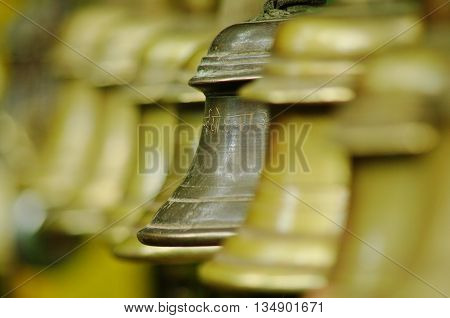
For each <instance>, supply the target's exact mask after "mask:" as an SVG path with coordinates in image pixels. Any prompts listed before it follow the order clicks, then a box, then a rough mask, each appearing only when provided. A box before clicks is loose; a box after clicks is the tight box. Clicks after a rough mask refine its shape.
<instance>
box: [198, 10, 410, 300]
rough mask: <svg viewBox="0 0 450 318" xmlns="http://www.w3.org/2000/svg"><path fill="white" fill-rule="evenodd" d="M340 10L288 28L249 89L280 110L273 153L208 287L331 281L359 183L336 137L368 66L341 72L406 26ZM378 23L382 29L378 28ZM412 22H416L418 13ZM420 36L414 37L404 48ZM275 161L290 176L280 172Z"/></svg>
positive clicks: (282, 287)
mask: <svg viewBox="0 0 450 318" xmlns="http://www.w3.org/2000/svg"><path fill="white" fill-rule="evenodd" d="M340 10H343V9H342V8H339V7H338V6H336V8H332V7H329V8H328V7H327V8H325V9H324V10H323V11H321V12H319V13H317V14H316V15H307V16H304V17H302V18H299V19H296V20H292V21H289V22H287V23H285V24H284V25H282V26H281V27H280V29H279V31H278V33H277V36H276V40H275V45H274V54H273V55H274V56H273V59H272V61H273V62H272V63H269V64H268V65H267V67H266V70H265V77H263V78H262V79H261V80H258V81H255V82H254V83H251V84H249V85H247V86H245V87H244V88H242V90H241V95H242V96H243V97H245V98H249V99H253V100H261V101H264V102H266V103H269V104H271V105H272V107H271V110H272V112H273V115H272V121H271V127H272V128H271V134H270V135H271V142H270V143H269V145H270V148H269V154H270V155H269V156H268V157H267V159H266V165H265V170H264V172H263V174H262V178H261V182H260V184H259V187H258V190H257V194H256V197H255V200H254V201H253V202H252V204H251V205H250V208H249V213H248V216H247V220H246V222H245V223H244V225H243V226H242V228H241V230H240V231H239V232H238V234H237V235H236V236H234V237H232V238H229V239H227V240H226V241H225V243H224V247H223V249H222V251H221V252H219V253H218V254H217V256H216V257H214V258H213V260H211V261H209V262H207V263H205V264H204V265H203V266H202V267H201V268H200V271H199V274H200V277H201V279H202V280H203V281H204V282H206V283H208V284H212V285H217V286H222V287H226V288H234V289H244V290H254V291H264V292H305V291H310V290H317V289H319V288H323V287H325V286H326V285H327V284H328V281H329V279H330V276H331V274H332V272H333V269H334V267H335V265H336V262H337V259H338V252H339V249H340V242H341V238H342V234H343V232H344V229H345V224H346V219H347V212H348V203H349V194H350V192H349V190H350V181H351V180H350V179H351V162H350V156H349V153H348V151H347V149H346V147H345V146H344V145H343V144H342V143H341V142H340V141H339V140H337V139H336V138H335V129H336V121H335V119H334V111H335V108H340V107H342V105H343V103H342V102H346V101H349V100H352V99H354V98H355V96H356V84H357V79H358V78H360V76H361V74H363V72H364V68H362V67H358V68H357V69H354V70H352V71H350V72H349V73H345V74H340V73H341V72H342V71H344V70H345V69H346V67H348V66H349V65H352V64H353V63H355V61H357V60H358V59H359V58H361V57H362V56H364V55H365V54H367V53H368V52H370V51H371V50H372V49H373V48H374V47H376V46H377V45H378V44H379V43H380V41H381V39H382V38H383V36H386V34H388V35H389V34H396V33H397V31H398V21H399V20H400V21H402V20H403V19H405V18H404V16H401V15H400V16H395V15H393V16H384V15H381V14H379V15H372V14H369V13H367V12H365V11H363V12H359V11H355V12H354V11H349V12H347V13H346V14H344V13H342V11H340ZM338 13H339V14H338ZM380 19H382V20H384V21H385V24H384V25H383V30H378V29H377V25H378V24H377V23H376V21H379V20H380ZM397 19H399V20H397ZM406 20H408V21H414V20H413V16H410V17H408V18H407V19H406ZM355 30H356V31H355ZM417 34H418V33H415V35H414V36H411V35H408V36H406V37H405V38H406V39H407V41H406V42H410V41H413V39H415V37H416V36H417ZM324 39H326V41H325V40H324ZM344 40H345V43H347V45H346V46H345V48H343V47H342V43H343V41H344ZM321 41H324V42H323V43H322V42H321ZM325 42H326V43H325ZM399 43H402V41H399ZM397 44H398V43H397ZM337 75H343V76H337ZM333 77H336V79H335V80H333V81H330V79H331V78H333ZM289 127H291V128H292V127H294V128H295V129H296V130H294V132H295V131H297V133H296V134H294V133H292V132H291V131H290V130H289ZM308 127H309V128H308ZM302 134H303V138H304V139H300V141H303V144H302V143H297V142H296V140H297V137H298V136H302ZM299 138H300V137H299ZM289 151H291V152H292V151H294V154H296V153H297V152H298V151H300V152H301V153H303V154H304V156H303V157H302V156H301V155H298V157H296V156H295V155H292V154H290V153H289ZM280 158H284V161H283V160H282V159H280ZM276 159H278V161H280V160H281V162H282V163H283V164H280V165H279V166H280V167H281V168H282V169H281V168H280V169H278V170H276V169H273V165H274V161H275V162H276V161H277V160H276Z"/></svg>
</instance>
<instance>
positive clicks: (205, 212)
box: [138, 19, 280, 246]
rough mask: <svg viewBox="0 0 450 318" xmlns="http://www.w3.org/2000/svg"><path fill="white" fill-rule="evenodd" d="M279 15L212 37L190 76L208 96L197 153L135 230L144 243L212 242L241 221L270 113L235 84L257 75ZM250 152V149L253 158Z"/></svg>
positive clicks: (231, 231)
mask: <svg viewBox="0 0 450 318" xmlns="http://www.w3.org/2000/svg"><path fill="white" fill-rule="evenodd" d="M279 22H280V20H264V19H261V20H259V21H255V22H250V23H241V24H236V25H233V26H231V27H228V28H226V29H225V30H224V31H222V32H221V33H220V34H219V35H218V36H217V37H216V38H215V40H214V41H213V43H212V45H211V47H210V49H209V52H208V54H207V56H206V57H204V58H203V60H202V62H201V64H200V66H199V68H198V71H197V75H196V76H195V77H194V78H192V79H191V81H190V85H192V86H194V87H196V88H198V89H200V90H201V91H202V92H203V93H204V94H205V96H206V103H205V115H204V120H203V128H202V133H201V137H200V142H199V147H198V149H197V153H196V155H195V157H194V159H193V163H192V165H191V168H190V169H189V172H188V175H187V177H186V179H185V180H184V181H183V183H182V184H181V185H180V186H179V187H178V188H177V190H176V191H175V192H174V193H173V195H172V196H171V197H170V198H169V200H168V201H167V202H166V203H165V204H164V205H163V206H162V207H161V208H160V209H159V210H158V212H157V213H156V215H155V217H154V218H153V220H152V221H151V222H150V224H148V225H147V226H146V227H145V228H144V229H143V230H141V231H140V232H139V233H138V237H139V240H140V241H141V242H142V243H144V244H147V245H153V246H214V245H218V244H220V242H221V240H223V239H224V238H226V237H228V236H230V235H233V234H234V232H235V230H236V229H237V228H238V227H239V226H240V225H241V223H242V221H243V219H244V217H245V212H246V209H247V207H248V204H249V203H250V201H251V200H252V199H253V197H254V191H255V187H256V185H257V182H258V179H259V175H260V172H261V168H262V164H263V162H262V161H263V160H262V158H263V156H264V153H265V147H266V129H267V117H268V113H267V107H266V106H265V105H263V104H262V103H260V102H248V101H243V100H241V99H240V98H239V97H238V96H237V90H238V89H239V88H240V87H241V86H242V85H243V84H245V83H247V82H248V81H251V80H253V79H255V78H258V77H260V73H261V68H262V65H263V64H265V63H266V61H267V58H268V55H269V50H270V48H271V46H272V43H273V37H274V32H275V30H276V27H277V26H278V24H279ZM250 128H251V129H252V134H249V133H245V131H248V130H249V129H250ZM250 135H251V136H250ZM247 154H252V155H254V157H253V158H252V164H251V165H249V164H248V161H249V158H248V157H246V155H247Z"/></svg>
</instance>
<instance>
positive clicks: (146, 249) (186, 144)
mask: <svg viewBox="0 0 450 318" xmlns="http://www.w3.org/2000/svg"><path fill="white" fill-rule="evenodd" d="M179 34H183V33H182V32H181V33H180V32H178V35H179ZM186 35H187V37H185V38H182V37H178V36H175V37H167V38H168V39H170V41H172V42H173V43H172V44H170V45H168V44H169V41H168V40H163V41H161V45H162V47H170V46H177V47H178V52H183V51H184V52H185V53H184V54H180V55H179V56H178V58H175V57H171V59H170V61H171V62H172V63H171V64H170V66H169V68H168V69H169V72H168V73H169V74H166V75H168V76H167V79H166V80H167V82H165V81H162V79H161V78H152V80H153V81H152V82H150V83H149V82H146V85H148V86H145V87H144V86H140V85H139V84H138V87H143V88H144V90H145V91H146V92H147V93H149V94H150V95H151V96H153V97H157V102H158V103H159V104H161V105H164V107H166V105H170V104H173V105H177V106H176V108H174V109H173V113H174V114H176V116H177V118H178V125H177V126H176V127H174V128H173V129H171V130H170V132H168V131H163V130H162V129H159V130H158V129H157V133H158V134H159V136H160V137H161V138H162V137H167V135H169V134H173V138H174V139H175V140H174V144H175V147H174V150H173V151H172V152H171V153H173V156H174V158H173V160H171V163H170V165H171V166H170V167H169V174H168V176H167V178H166V180H165V183H164V185H162V186H161V187H160V193H159V194H158V195H157V196H156V198H155V199H154V200H149V201H150V203H149V204H147V205H145V206H142V207H141V208H140V210H141V212H142V216H141V220H140V221H138V222H135V223H134V224H132V225H131V226H128V227H127V237H126V238H125V239H124V240H123V241H122V242H121V243H120V244H118V245H117V246H115V248H114V253H115V255H116V256H118V257H121V258H125V259H132V260H144V261H151V262H157V263H185V262H190V261H194V260H195V261H197V260H201V259H204V258H206V257H209V256H210V255H212V253H213V252H215V251H216V250H217V247H155V246H146V245H143V244H141V243H140V242H139V241H138V239H137V237H136V232H137V230H138V229H139V228H141V227H143V226H144V225H145V224H146V223H148V221H149V220H150V219H151V218H152V217H153V216H154V214H155V212H156V211H157V210H158V209H159V208H160V207H161V205H162V204H163V203H164V202H166V201H167V199H168V198H169V197H170V195H171V194H172V193H173V192H174V191H175V189H176V188H177V187H178V186H179V185H180V183H181V181H182V180H183V178H184V177H185V174H186V172H187V168H188V167H189V164H190V159H192V156H193V153H194V151H195V149H196V147H197V145H198V140H199V135H200V127H201V121H202V119H203V111H202V109H201V108H199V106H201V103H202V102H203V101H204V95H203V94H201V93H200V92H198V91H197V90H195V89H193V88H192V87H189V86H188V85H187V80H188V79H189V78H190V77H191V76H192V74H193V73H194V72H195V69H196V67H197V65H198V63H199V61H200V58H201V57H202V56H203V55H204V53H206V46H205V45H204V42H203V39H204V34H199V33H197V37H194V36H193V35H194V34H193V33H188V34H186ZM199 40H200V41H199ZM158 47H159V45H158V44H155V45H154V46H153V47H151V48H150V50H154V49H156V50H158ZM195 47H197V49H196V51H195V50H193V49H194V48H195ZM189 52H191V56H189ZM147 56H152V54H151V53H150V52H149V53H147ZM166 56H170V52H168V54H166ZM147 62H148V63H147V64H148V65H147V68H144V69H143V70H142V72H143V73H144V78H147V77H148V76H149V75H150V74H154V73H155V72H157V71H158V69H159V68H160V67H162V65H161V63H154V62H153V63H152V60H148V61H147ZM155 68H157V69H156V70H155ZM154 81H158V82H156V83H155V82H154ZM152 84H153V85H152ZM151 107H153V108H156V106H155V105H151ZM149 124H151V122H149ZM153 125H154V124H153ZM191 155H192V156H191ZM187 160H189V161H187ZM148 175H149V177H152V176H153V173H150V174H148ZM148 198H149V196H147V200H148Z"/></svg>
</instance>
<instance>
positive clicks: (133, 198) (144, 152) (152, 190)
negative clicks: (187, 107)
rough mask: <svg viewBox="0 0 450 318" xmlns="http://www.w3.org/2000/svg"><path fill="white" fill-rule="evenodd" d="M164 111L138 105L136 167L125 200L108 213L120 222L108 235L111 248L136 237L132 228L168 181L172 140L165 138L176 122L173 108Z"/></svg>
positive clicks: (171, 156) (134, 165) (150, 106)
mask: <svg viewBox="0 0 450 318" xmlns="http://www.w3.org/2000/svg"><path fill="white" fill-rule="evenodd" d="M164 107H165V109H161V108H159V107H157V106H156V105H140V109H141V111H140V113H141V114H140V117H141V118H140V123H139V126H138V127H137V139H136V142H137V145H138V148H137V149H136V153H137V157H136V164H133V165H132V167H133V171H132V176H131V180H130V183H129V184H128V187H127V191H126V194H125V197H124V199H123V200H122V201H121V202H120V204H119V205H118V206H114V207H112V208H111V209H110V210H109V211H107V212H108V214H109V215H110V219H111V222H112V221H115V220H119V223H118V224H117V225H116V226H114V227H113V228H112V229H111V230H110V231H109V233H108V241H109V243H111V244H113V245H116V244H119V243H121V242H123V241H124V240H125V239H127V238H128V237H129V236H133V237H135V236H136V235H135V229H134V225H135V224H136V222H138V221H139V220H140V219H141V217H142V215H143V214H144V211H145V210H146V209H147V208H148V207H149V206H150V205H151V204H152V202H153V201H154V200H155V197H156V196H157V195H158V193H159V192H160V191H161V189H163V188H164V183H165V181H166V179H167V178H168V175H167V174H168V170H169V167H170V165H171V164H172V163H173V162H172V161H173V152H174V140H173V138H172V136H168V134H169V133H170V132H172V131H174V130H175V129H176V124H177V119H176V118H175V117H174V116H173V115H172V114H173V112H175V110H176V107H175V106H174V105H170V104H166V105H165V106H164ZM167 110H169V111H170V112H168V111H167ZM168 137H169V138H168Z"/></svg>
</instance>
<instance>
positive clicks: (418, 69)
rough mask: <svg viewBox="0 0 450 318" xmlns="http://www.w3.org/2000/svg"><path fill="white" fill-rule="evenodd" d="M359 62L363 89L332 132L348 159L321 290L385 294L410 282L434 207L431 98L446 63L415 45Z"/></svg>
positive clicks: (340, 294)
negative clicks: (346, 190) (336, 257)
mask: <svg viewBox="0 0 450 318" xmlns="http://www.w3.org/2000/svg"><path fill="white" fill-rule="evenodd" d="M367 65H368V66H367V67H368V72H367V76H366V77H365V79H364V81H363V85H362V86H363V87H364V91H363V92H364V93H363V95H362V96H361V97H360V98H359V99H358V100H357V101H355V103H354V104H351V105H349V106H348V108H346V109H343V111H342V112H341V113H340V114H339V116H338V118H339V121H340V126H341V127H340V128H339V130H338V131H339V133H338V138H339V139H340V140H342V142H343V143H344V144H345V145H347V147H348V149H349V150H350V151H351V152H352V153H353V154H354V156H355V157H356V159H355V161H354V174H355V177H354V180H353V193H354V195H353V199H352V207H351V212H350V215H351V216H350V222H349V231H348V234H347V235H346V237H345V240H344V244H343V248H342V254H341V260H340V262H339V266H338V267H337V270H336V273H335V275H334V279H333V282H332V284H331V286H330V288H329V290H328V291H325V293H326V294H327V295H328V296H338V297H343V296H350V297H355V296H357V297H393V296H395V295H398V294H399V289H400V288H401V285H402V282H403V281H405V280H411V279H412V280H414V281H415V280H416V277H412V276H411V275H414V274H411V273H414V270H412V271H411V265H413V264H414V263H415V259H416V256H417V247H418V246H422V244H423V240H424V239H425V237H424V235H428V234H426V232H424V231H425V225H426V224H427V219H428V218H429V213H430V211H433V208H432V207H434V206H436V205H435V204H434V200H433V198H434V194H433V192H435V189H436V179H440V178H436V173H435V172H434V173H433V171H436V167H435V165H434V163H433V162H434V160H437V161H436V163H439V162H441V163H442V161H441V160H442V159H436V158H439V157H440V158H442V155H443V154H442V153H440V151H438V153H440V154H438V155H437V156H435V155H433V154H434V153H436V150H433V149H435V148H436V146H437V145H438V144H440V143H439V138H440V137H439V134H438V130H437V128H436V117H435V115H434V114H433V113H434V112H435V109H433V102H432V101H433V99H432V98H431V97H433V96H439V95H442V92H443V91H445V87H446V85H448V84H445V83H446V82H447V81H448V76H446V74H448V73H446V71H445V69H446V68H447V67H446V66H445V64H444V63H443V62H442V59H440V57H439V55H437V54H436V53H434V52H433V51H430V50H426V49H423V48H420V47H412V48H408V49H402V50H394V51H390V52H389V51H388V52H386V53H384V54H382V55H381V56H380V57H378V58H374V59H372V60H371V61H370V62H369V63H368V64H367ZM447 69H448V68H447ZM446 77H447V79H446ZM444 148H445V146H444V145H443V149H444ZM443 149H441V150H443ZM430 151H431V153H430ZM443 151H444V152H445V150H443ZM428 153H430V154H428ZM441 167H442V166H441ZM441 172H442V173H443V174H445V173H446V172H445V169H442V170H441ZM444 179H445V177H444ZM441 180H442V181H443V179H441ZM444 182H445V181H444ZM405 268H406V270H405ZM424 279H426V278H424ZM419 284H421V283H420V282H419ZM428 288H429V287H428ZM429 291H430V292H433V293H435V291H433V290H432V288H430V290H429Z"/></svg>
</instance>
